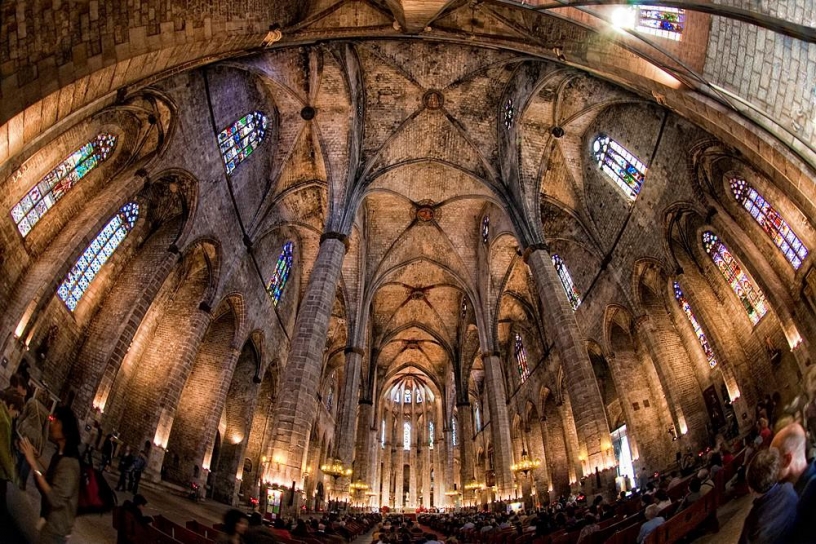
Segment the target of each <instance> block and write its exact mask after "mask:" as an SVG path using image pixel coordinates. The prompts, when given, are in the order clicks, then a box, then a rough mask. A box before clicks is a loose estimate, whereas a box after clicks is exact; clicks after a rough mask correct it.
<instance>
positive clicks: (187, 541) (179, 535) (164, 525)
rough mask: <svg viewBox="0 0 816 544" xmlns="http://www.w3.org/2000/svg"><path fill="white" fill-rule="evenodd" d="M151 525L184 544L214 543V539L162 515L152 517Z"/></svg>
mask: <svg viewBox="0 0 816 544" xmlns="http://www.w3.org/2000/svg"><path fill="white" fill-rule="evenodd" d="M153 526H154V527H155V528H156V529H158V530H159V531H161V532H163V533H165V534H168V535H170V536H171V537H173V538H175V539H176V540H178V541H179V542H183V543H184V544H214V543H215V541H214V540H211V539H209V538H207V537H205V536H204V535H200V534H198V533H196V532H194V531H191V530H190V529H187V528H186V527H182V526H181V525H179V524H178V523H175V522H173V521H171V520H169V519H167V518H166V517H164V516H162V515H158V516H156V517H154V518H153Z"/></svg>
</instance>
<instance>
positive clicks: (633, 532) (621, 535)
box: [605, 523, 641, 544]
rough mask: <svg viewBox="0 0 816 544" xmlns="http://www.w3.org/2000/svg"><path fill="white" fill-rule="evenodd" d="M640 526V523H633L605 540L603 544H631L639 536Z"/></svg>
mask: <svg viewBox="0 0 816 544" xmlns="http://www.w3.org/2000/svg"><path fill="white" fill-rule="evenodd" d="M640 526H641V523H633V524H632V525H630V526H628V527H626V528H625V529H621V530H620V531H618V532H617V533H615V534H613V535H612V536H610V537H609V538H607V539H606V542H605V544H632V543H633V542H635V541H636V540H637V536H638V534H640Z"/></svg>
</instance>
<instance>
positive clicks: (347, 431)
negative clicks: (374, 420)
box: [337, 347, 371, 480]
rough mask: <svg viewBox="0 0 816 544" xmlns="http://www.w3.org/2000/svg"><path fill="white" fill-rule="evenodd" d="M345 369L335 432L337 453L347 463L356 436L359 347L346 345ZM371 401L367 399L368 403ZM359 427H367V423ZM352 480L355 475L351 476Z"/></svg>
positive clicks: (352, 456) (351, 457)
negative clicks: (341, 402) (341, 399)
mask: <svg viewBox="0 0 816 544" xmlns="http://www.w3.org/2000/svg"><path fill="white" fill-rule="evenodd" d="M345 354H346V369H345V372H344V378H345V379H344V380H343V395H342V398H343V404H342V405H341V406H340V410H339V413H338V414H337V418H338V420H339V425H338V430H337V434H338V435H339V436H338V441H337V446H338V447H337V455H338V456H339V457H340V459H342V460H343V462H344V463H346V464H347V465H349V464H351V462H352V461H353V460H354V441H355V438H356V437H357V434H358V433H357V432H356V430H357V426H358V425H357V408H358V398H359V396H360V365H362V362H363V355H364V351H363V350H362V349H360V348H353V347H348V348H346V350H345ZM370 402H371V401H369V403H370ZM360 421H361V423H360V425H359V426H360V427H364V428H365V429H368V427H369V424H365V425H363V423H362V419H361V420H360ZM352 478H353V479H354V480H356V479H357V476H352Z"/></svg>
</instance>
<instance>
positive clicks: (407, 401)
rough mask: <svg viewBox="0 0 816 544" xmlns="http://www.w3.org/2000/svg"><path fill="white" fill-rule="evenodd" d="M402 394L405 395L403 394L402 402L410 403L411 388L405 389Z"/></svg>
mask: <svg viewBox="0 0 816 544" xmlns="http://www.w3.org/2000/svg"><path fill="white" fill-rule="evenodd" d="M404 395H405V396H404V398H403V402H404V403H405V404H411V390H410V389H406V390H405V393H404Z"/></svg>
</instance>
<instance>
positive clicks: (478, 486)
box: [465, 480, 484, 491]
mask: <svg viewBox="0 0 816 544" xmlns="http://www.w3.org/2000/svg"><path fill="white" fill-rule="evenodd" d="M483 487H484V486H483V485H482V484H480V483H479V482H477V481H476V480H473V481H471V482H468V483H466V484H465V489H466V490H468V491H472V490H476V491H478V490H480V489H482V488H483Z"/></svg>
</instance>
